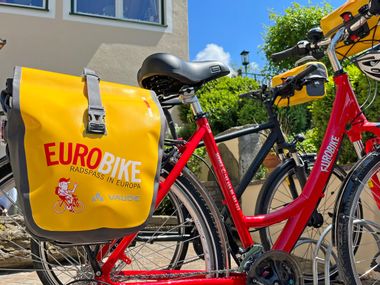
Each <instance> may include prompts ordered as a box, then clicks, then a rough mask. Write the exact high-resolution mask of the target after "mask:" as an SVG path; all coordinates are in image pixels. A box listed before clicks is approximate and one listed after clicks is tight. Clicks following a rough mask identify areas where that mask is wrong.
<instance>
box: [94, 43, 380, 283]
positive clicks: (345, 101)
mask: <svg viewBox="0 0 380 285" xmlns="http://www.w3.org/2000/svg"><path fill="white" fill-rule="evenodd" d="M334 49H335V47H334ZM330 59H331V58H330ZM334 82H335V85H336V98H335V101H334V104H333V108H332V113H331V117H330V120H329V123H328V126H327V130H326V133H325V136H324V138H323V141H322V146H321V148H320V152H319V155H318V156H317V160H316V162H315V164H314V167H313V169H312V171H311V173H310V176H309V178H308V180H307V182H306V185H305V187H304V189H303V191H302V193H301V194H300V196H299V197H298V198H296V199H295V200H294V201H293V202H292V203H290V204H288V205H287V206H285V207H283V208H281V209H279V210H276V211H274V212H272V213H269V214H265V215H258V216H244V214H243V212H242V210H241V208H240V205H239V202H238V198H237V196H236V193H235V190H234V188H233V186H232V183H231V181H230V178H229V176H228V173H227V171H226V168H225V166H224V163H223V161H222V158H221V155H220V153H219V150H218V147H217V145H216V142H215V139H214V136H213V134H212V131H211V128H210V126H209V123H208V120H207V118H206V116H205V115H204V114H203V113H202V112H201V109H200V106H195V107H194V106H192V107H193V110H194V113H195V114H196V115H197V120H196V124H197V130H196V132H195V133H194V135H193V136H192V137H191V139H190V140H189V141H188V143H186V144H185V145H183V146H181V147H180V148H179V151H180V153H181V156H180V157H179V159H178V161H177V163H176V164H175V166H174V168H173V169H172V171H171V172H170V173H169V175H168V177H167V179H166V180H164V181H163V182H161V184H160V187H159V191H158V195H157V202H156V206H158V205H159V204H160V202H161V201H162V199H163V198H164V197H165V196H166V195H167V193H168V192H169V189H170V187H171V186H172V185H173V183H174V181H175V180H176V178H177V177H178V176H179V175H180V173H181V171H182V170H183V168H184V167H185V165H186V163H187V161H188V160H189V158H190V157H191V155H192V154H193V152H194V150H195V149H196V148H197V146H198V144H199V143H200V142H201V141H202V140H203V141H204V144H205V146H206V150H207V153H208V155H209V157H210V160H211V163H212V166H213V168H214V171H215V174H216V177H217V181H218V183H219V185H220V188H221V191H222V193H223V197H224V201H223V202H224V203H225V205H226V206H227V209H228V211H229V212H230V216H231V218H232V220H233V223H234V225H235V227H236V229H237V232H238V235H239V238H240V240H241V243H242V247H243V248H245V249H247V248H250V247H251V246H253V244H254V242H253V240H252V237H251V235H250V232H249V228H261V227H266V226H270V225H272V224H275V223H278V222H281V221H284V220H287V223H286V225H285V227H284V229H283V230H282V232H281V234H280V235H279V237H278V239H277V241H276V242H275V243H274V245H273V249H276V250H283V251H286V252H290V251H291V250H292V249H293V247H294V245H295V244H296V242H297V240H298V238H299V236H300V235H301V234H302V232H303V230H304V228H305V226H306V224H307V222H308V221H309V219H310V216H311V214H312V213H313V211H314V209H315V207H316V206H317V204H318V202H319V200H320V199H321V198H322V197H323V195H324V193H323V191H324V188H325V185H327V183H328V180H329V177H330V175H331V173H332V169H333V166H334V164H335V162H336V159H337V154H338V151H339V148H340V145H341V142H342V140H343V137H344V134H347V136H348V137H349V139H350V141H351V142H352V143H353V144H354V145H355V148H356V150H357V152H358V154H360V153H362V152H363V151H364V146H363V143H362V141H361V134H362V133H363V132H370V133H373V134H374V135H375V136H377V137H380V123H371V122H368V121H367V119H366V117H365V116H364V114H363V113H362V111H361V109H360V106H359V104H358V102H357V99H356V97H355V94H354V92H353V90H352V87H351V85H350V82H349V78H348V75H347V74H346V73H344V72H343V71H342V70H341V69H340V70H336V73H335V75H334ZM196 103H198V101H197V102H196ZM198 104H199V103H198ZM347 126H348V128H347ZM136 235H137V234H134V235H129V236H127V237H124V238H123V239H122V241H121V242H120V244H119V245H118V246H117V248H116V249H115V250H114V251H113V252H112V253H111V255H110V257H109V258H108V260H107V261H106V262H105V263H104V265H103V266H102V272H103V275H102V277H100V278H99V279H100V280H102V281H105V282H108V283H111V284H121V283H115V282H111V281H110V280H109V277H108V276H109V274H110V272H111V270H112V268H113V266H114V264H115V262H116V261H117V260H119V259H123V258H124V257H125V255H124V250H125V249H126V248H127V247H128V245H129V244H130V243H131V242H132V241H133V239H134V238H135V237H136ZM178 272H184V271H181V270H156V271H153V272H152V271H149V272H145V271H139V272H137V271H133V272H131V273H132V274H137V273H138V274H145V273H146V274H167V273H178ZM186 272H187V271H186ZM198 272H199V271H198ZM122 274H125V275H127V274H128V273H126V272H125V273H122ZM203 282H207V284H216V283H217V284H242V283H241V282H245V274H241V275H239V274H237V275H236V274H233V275H230V276H229V277H226V278H212V279H207V281H205V279H204V276H201V277H199V278H189V279H183V280H167V279H163V280H161V282H155V283H154V284H169V283H170V284H200V283H203ZM128 284H129V283H128ZM138 284H142V283H138Z"/></svg>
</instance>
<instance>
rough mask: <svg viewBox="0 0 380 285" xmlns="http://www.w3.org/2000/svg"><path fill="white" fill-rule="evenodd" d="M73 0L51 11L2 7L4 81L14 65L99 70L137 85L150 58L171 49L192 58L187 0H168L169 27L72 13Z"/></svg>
mask: <svg viewBox="0 0 380 285" xmlns="http://www.w3.org/2000/svg"><path fill="white" fill-rule="evenodd" d="M70 2H71V1H69V0H49V3H50V4H51V5H52V7H51V9H50V11H49V12H46V11H35V10H30V9H26V8H15V7H12V8H9V7H4V6H1V7H0V38H5V39H7V41H8V44H7V46H6V47H5V48H4V49H3V50H1V51H0V84H1V82H3V81H4V80H5V78H6V77H10V76H11V75H12V73H13V67H14V66H16V65H22V66H27V67H34V68H40V69H45V70H52V71H56V72H63V73H69V74H77V75H79V74H81V72H82V69H83V67H86V66H87V67H89V68H92V69H94V70H96V71H97V72H98V73H99V74H100V76H101V78H102V79H103V80H110V81H116V82H122V83H127V84H132V85H136V84H137V80H136V74H137V71H138V69H139V67H140V66H141V63H142V62H143V60H144V58H146V57H147V56H148V55H150V54H152V53H155V52H169V53H173V54H175V55H177V56H179V57H181V58H184V59H188V53H189V52H188V16H187V0H165V6H166V7H165V10H166V16H165V18H166V21H165V22H166V24H167V25H166V26H154V25H149V24H141V23H128V22H123V21H117V20H105V19H98V18H93V17H86V16H78V15H70V14H69V8H70V7H69V5H70Z"/></svg>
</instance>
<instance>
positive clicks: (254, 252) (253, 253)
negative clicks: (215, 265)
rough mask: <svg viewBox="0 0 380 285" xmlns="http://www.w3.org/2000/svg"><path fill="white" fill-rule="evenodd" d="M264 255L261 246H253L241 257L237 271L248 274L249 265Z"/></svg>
mask: <svg viewBox="0 0 380 285" xmlns="http://www.w3.org/2000/svg"><path fill="white" fill-rule="evenodd" d="M263 253H264V248H263V246H262V245H261V244H257V245H256V244H255V245H254V246H252V247H251V248H250V250H248V251H247V252H245V253H243V254H242V255H241V258H242V261H241V262H240V266H239V269H238V270H239V271H240V272H248V271H249V269H250V268H251V265H252V264H253V263H254V262H255V260H256V259H258V258H259V257H260V256H261V255H262V254H263Z"/></svg>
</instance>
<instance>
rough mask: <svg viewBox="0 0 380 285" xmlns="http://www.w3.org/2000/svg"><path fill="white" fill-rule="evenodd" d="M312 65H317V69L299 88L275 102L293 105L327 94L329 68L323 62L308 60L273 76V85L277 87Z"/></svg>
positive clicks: (281, 104)
mask: <svg viewBox="0 0 380 285" xmlns="http://www.w3.org/2000/svg"><path fill="white" fill-rule="evenodd" d="M310 65H317V69H316V70H315V71H313V72H311V73H310V74H309V75H307V76H306V77H305V78H304V82H303V84H302V86H300V87H301V88H300V89H299V90H295V92H294V95H293V94H287V95H288V96H285V97H280V98H277V100H276V102H275V104H276V105H277V106H279V107H286V106H293V105H298V104H302V103H306V102H310V101H313V100H317V99H321V98H323V96H325V95H326V89H325V83H326V82H327V78H328V75H327V69H326V66H325V65H324V64H323V63H320V62H308V63H305V64H303V65H301V66H297V67H295V68H293V69H291V70H288V71H286V72H284V73H281V74H279V75H276V76H274V77H273V78H272V87H276V86H278V85H281V84H282V83H284V82H285V81H286V80H287V79H288V78H289V77H292V76H295V75H297V74H299V73H301V72H302V71H304V70H305V69H306V68H307V67H308V66H310Z"/></svg>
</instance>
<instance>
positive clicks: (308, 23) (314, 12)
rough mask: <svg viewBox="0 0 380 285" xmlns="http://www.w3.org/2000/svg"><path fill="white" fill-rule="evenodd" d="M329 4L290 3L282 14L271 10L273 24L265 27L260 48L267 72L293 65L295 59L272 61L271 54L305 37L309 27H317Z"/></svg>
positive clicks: (277, 71)
mask: <svg viewBox="0 0 380 285" xmlns="http://www.w3.org/2000/svg"><path fill="white" fill-rule="evenodd" d="M331 10H332V7H331V5H330V4H327V3H326V4H324V5H323V6H306V7H305V6H301V5H300V4H298V3H292V5H291V6H290V7H289V8H287V9H286V10H285V12H284V14H283V15H280V14H276V13H275V12H273V11H272V12H271V13H270V15H269V18H270V20H271V21H272V22H273V25H271V26H267V27H265V29H266V31H265V34H264V42H265V43H264V45H263V46H262V49H263V50H264V52H265V56H266V58H267V60H268V66H267V67H266V70H267V72H269V73H271V74H277V73H279V72H281V71H284V70H288V69H291V68H293V67H294V63H295V61H296V59H294V58H289V59H286V60H282V61H281V62H278V63H274V62H273V61H272V60H271V57H270V56H271V55H272V54H273V53H276V52H280V51H283V50H285V49H286V48H289V47H292V46H294V45H295V44H297V42H299V41H300V40H304V39H306V36H307V33H308V31H309V30H310V29H311V28H314V27H318V26H319V22H320V20H321V19H322V17H323V16H325V15H327V14H328V13H329V12H331Z"/></svg>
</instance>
